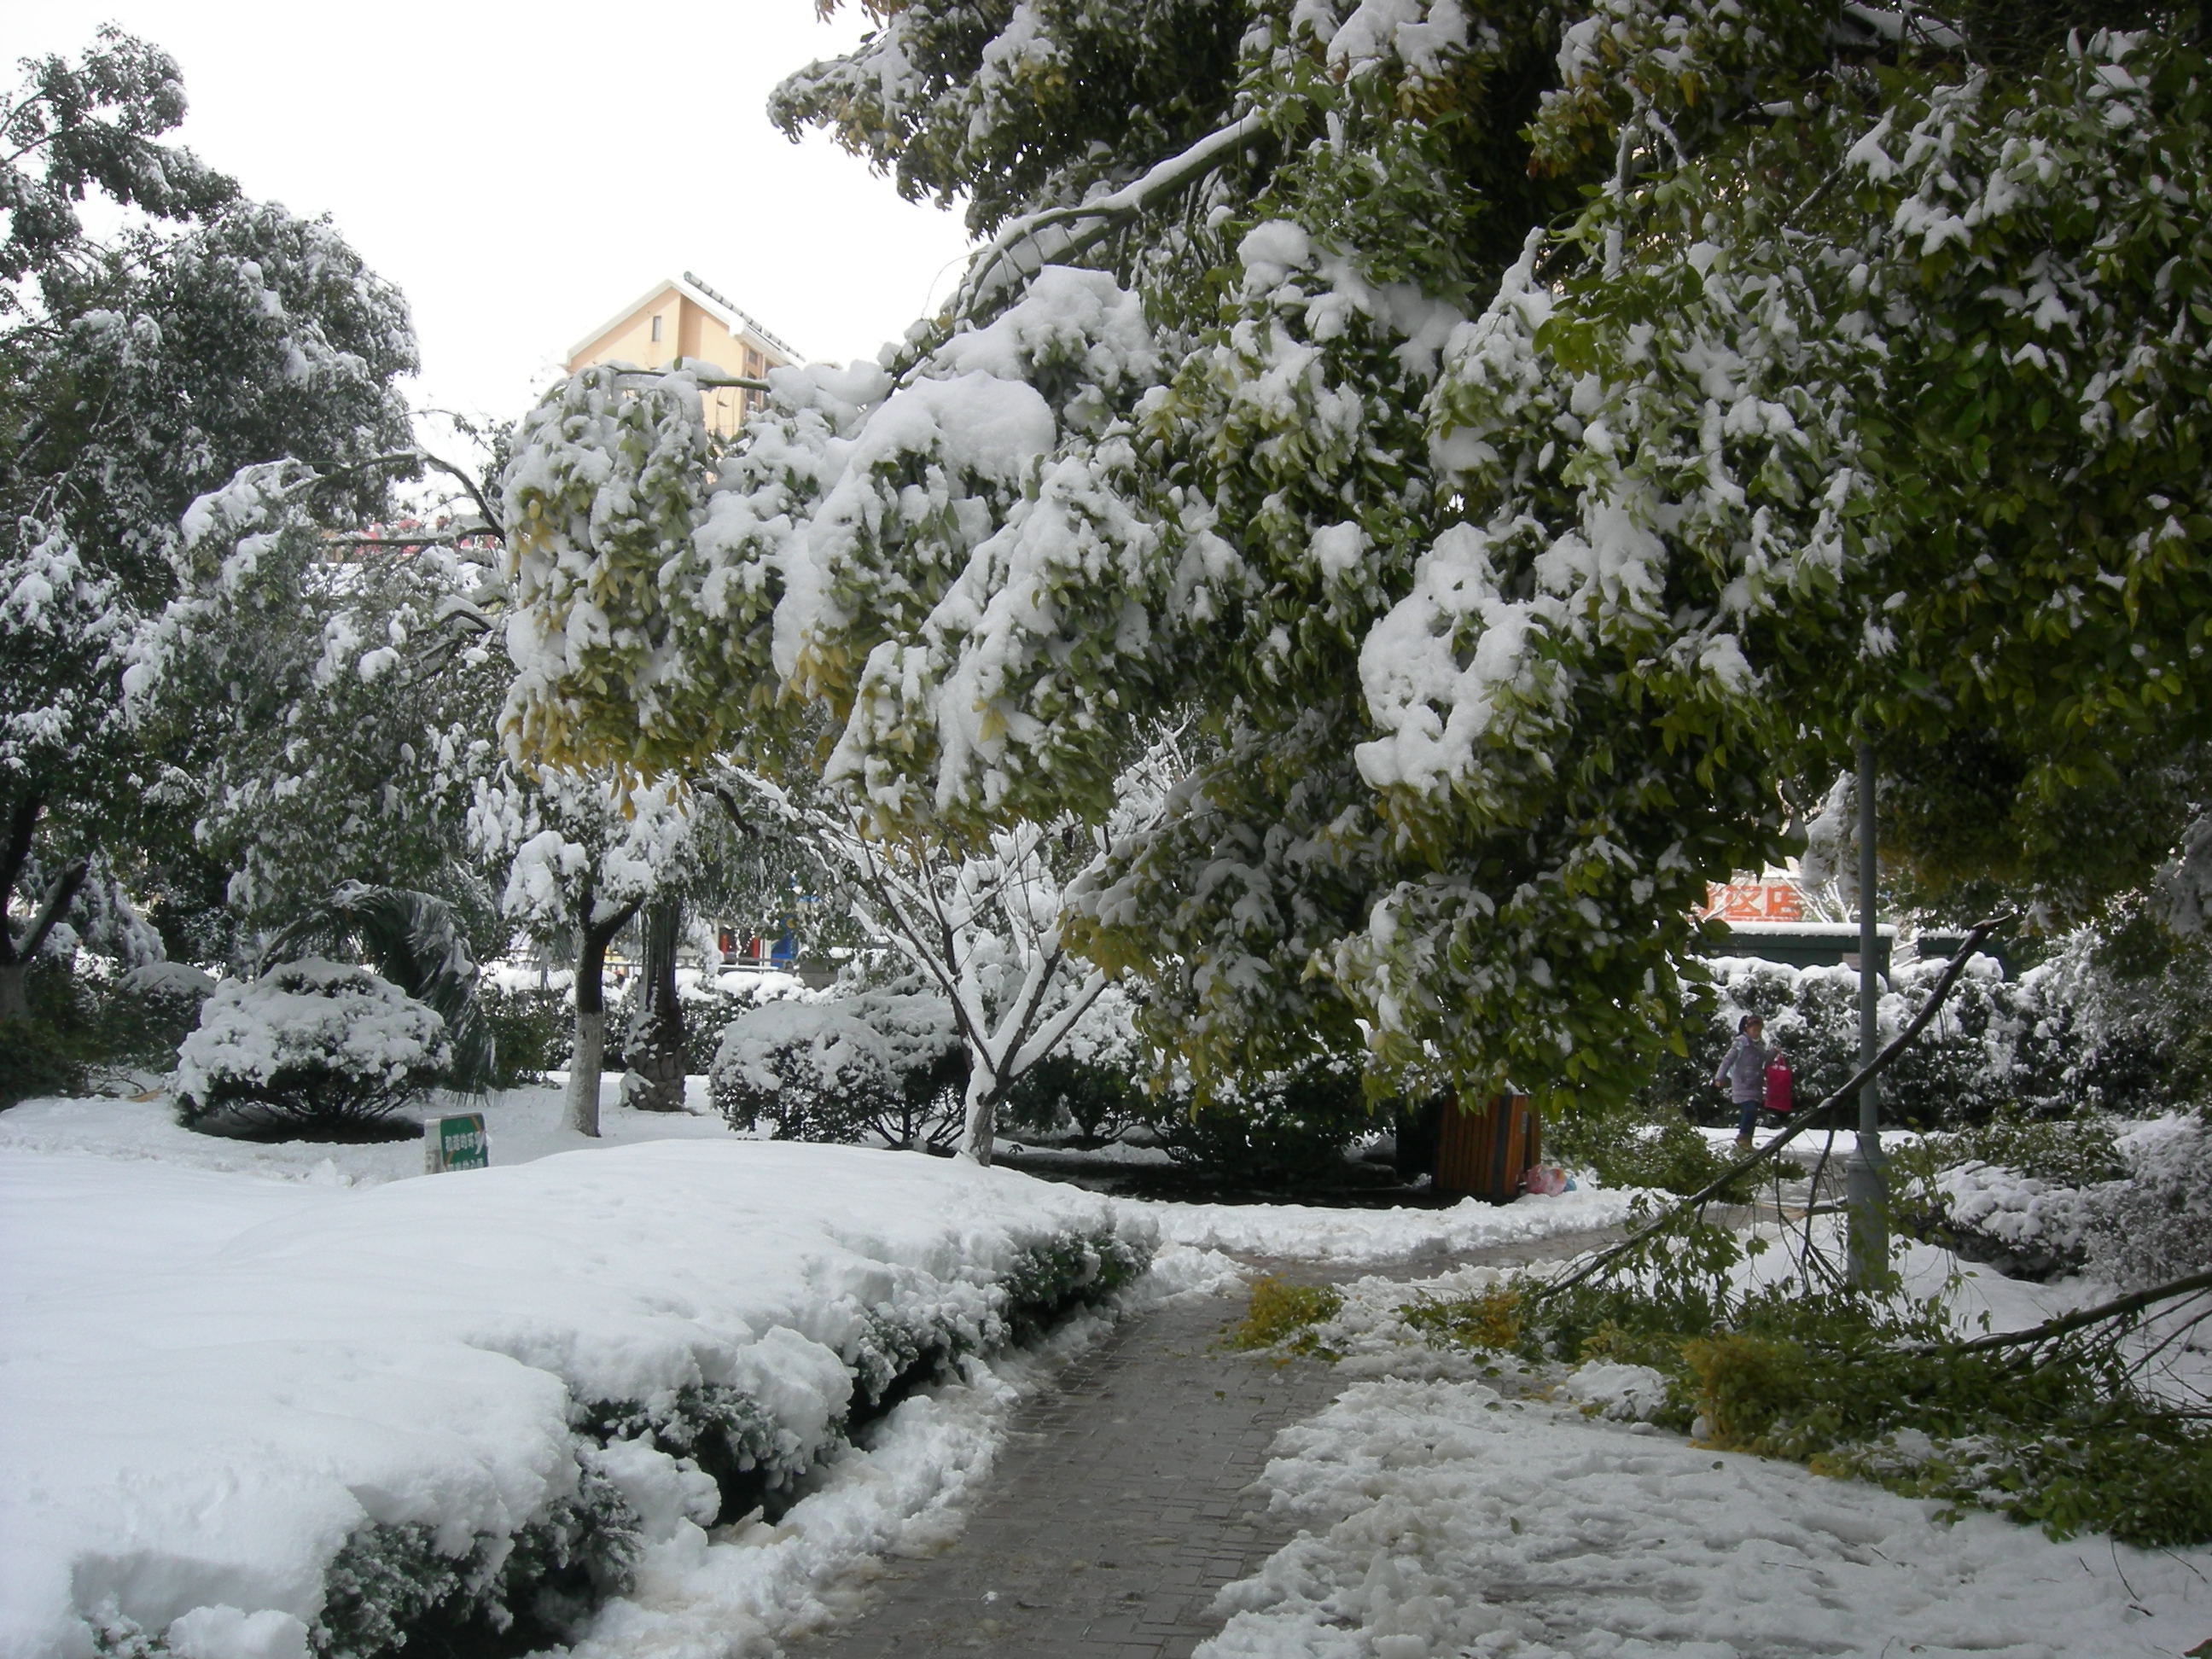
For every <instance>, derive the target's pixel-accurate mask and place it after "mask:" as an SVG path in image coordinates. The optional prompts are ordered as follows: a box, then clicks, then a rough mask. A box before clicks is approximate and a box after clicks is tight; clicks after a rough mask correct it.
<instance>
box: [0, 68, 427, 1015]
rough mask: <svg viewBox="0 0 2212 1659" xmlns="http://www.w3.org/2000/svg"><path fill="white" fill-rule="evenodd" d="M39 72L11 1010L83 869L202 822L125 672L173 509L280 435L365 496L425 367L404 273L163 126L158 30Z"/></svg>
mask: <svg viewBox="0 0 2212 1659" xmlns="http://www.w3.org/2000/svg"><path fill="white" fill-rule="evenodd" d="M25 70H26V74H27V79H26V81H25V82H24V83H23V85H22V86H21V88H20V90H19V91H18V92H16V93H15V95H14V96H13V97H12V98H11V99H9V100H8V101H7V102H5V103H4V104H0V208H4V209H5V210H6V219H5V223H6V231H5V234H4V237H0V825H4V841H3V842H0V905H4V915H0V924H4V925H0V1018H9V1017H14V1016H21V1014H22V1013H23V1012H24V1000H23V975H24V972H25V969H26V967H27V963H28V962H29V960H30V958H31V957H33V956H34V955H35V954H36V953H37V951H38V950H39V948H40V945H41V943H42V942H43V940H44V939H46V937H48V936H49V935H50V933H51V931H52V927H54V926H55V925H56V924H57V922H58V921H59V920H60V919H61V918H62V916H63V915H64V914H66V913H67V911H68V909H69V908H70V904H71V902H73V901H74V899H75V898H76V894H77V892H78V890H80V889H81V888H82V886H83V885H84V884H85V883H86V882H87V880H88V878H90V877H91V876H92V875H93V874H94V872H98V871H99V870H100V869H102V868H111V869H112V868H115V867H117V866H127V865H129V864H130V863H131V861H132V860H143V858H144V857H145V856H146V855H147V854H148V853H149V850H151V851H155V852H158V851H159V849H161V848H163V847H164V846H165V845H169V844H172V843H173V837H174V836H175V835H176V834H177V832H178V830H179V827H180V823H181V824H189V823H190V822H191V813H190V812H189V811H185V812H181V813H180V812H179V811H176V810H175V809H174V807H173V804H172V803H170V802H168V801H167V799H165V797H164V793H163V785H164V760H165V757H163V756H162V755H161V754H160V753H158V752H155V751H153V750H149V747H148V745H147V744H146V743H144V742H143V741H142V739H141V738H140V737H139V735H138V733H137V731H136V730H135V728H134V724H133V722H132V720H131V719H130V718H129V717H128V714H127V713H126V710H125V696H124V686H123V680H124V675H125V668H126V666H127V664H128V660H129V653H130V650H131V645H132V643H133V641H134V640H135V639H136V637H137V635H138V633H139V631H140V629H142V627H143V626H144V625H146V623H148V622H149V619H150V618H152V617H155V615H157V614H158V613H159V612H160V611H161V610H162V609H163V608H164V606H165V605H167V602H168V600H169V599H171V598H172V597H173V596H174V595H175V593H176V592H177V591H178V586H179V558H180V556H182V554H183V552H184V547H185V532H184V530H183V528H182V520H183V519H184V517H185V513H186V510H187V509H188V508H189V507H191V505H192V504H193V502H194V501H197V499H198V498H200V497H201V496H203V495H207V494H209V493H210V492H211V491H215V490H216V489H220V488H221V487H222V486H223V485H224V484H225V483H226V482H227V481H228V480H229V479H230V478H231V477H233V476H234V474H236V473H237V472H238V471H240V469H241V468H243V467H247V466H253V465H270V464H275V463H278V462H282V461H285V460H287V459H290V460H295V461H297V462H299V463H301V464H302V465H306V466H307V467H310V468H312V469H313V471H314V472H315V474H316V477H317V478H318V480H319V484H318V489H317V492H316V495H317V500H318V501H319V504H320V506H321V507H322V508H323V509H324V510H325V512H327V513H329V514H331V516H332V517H333V518H334V519H337V520H345V519H352V520H359V519H363V518H366V517H368V516H370V515H371V514H372V513H374V510H375V509H376V507H378V506H379V505H380V503H381V502H382V501H383V500H384V498H385V491H386V486H387V484H388V483H389V480H390V476H391V471H392V468H391V467H390V466H389V465H384V464H380V462H379V460H378V458H379V457H380V456H384V455H386V454H388V453H391V452H392V451H395V450H398V449H402V448H404V447H405V446H406V444H407V437H408V434H407V422H406V415H405V410H404V407H403V405H402V404H401V402H400V399H399V398H398V394H397V393H396V392H395V391H394V390H393V388H392V381H393V380H394V379H395V378H396V377H397V376H398V375H400V374H404V373H406V372H409V371H410V370H411V369H412V368H414V367H415V347H414V340H413V336H412V333H411V331H410V327H409V325H408V321H407V315H406V311H405V307H404V305H403V304H402V302H401V301H400V300H399V297H398V295H397V294H396V293H395V292H394V291H393V290H392V289H391V288H390V287H389V286H387V285H386V284H385V283H382V282H380V281H379V280H378V279H377V278H376V277H375V276H374V275H373V274H371V273H370V272H369V271H368V270H366V269H365V268H364V267H363V266H362V263H361V260H360V259H359V258H358V257H357V256H356V254H355V253H354V252H353V251H352V250H351V249H350V248H349V247H348V246H346V245H345V243H344V241H343V240H342V239H341V238H340V237H339V236H338V234H337V232H336V231H335V230H334V229H333V228H331V225H330V224H329V223H327V222H320V221H314V222H309V221H302V220H299V219H295V218H293V217H292V216H289V214H287V213H285V212H284V211H283V210H281V209H279V208H276V207H273V206H268V205H264V204H258V203H254V202H251V201H248V200H246V199H244V198H243V197H240V195H239V194H238V191H237V189H236V186H235V185H234V184H233V183H232V182H231V181H230V180H229V179H226V178H224V177H222V175H220V174H218V173H214V172H213V171H211V170H210V169H209V168H207V167H204V165H202V164H201V163H200V162H199V161H197V160H196V159H195V158H194V157H193V156H192V155H191V154H190V153H189V152H187V151H185V150H182V149H177V148H175V147H174V146H171V145H166V144H163V143H160V142H158V140H159V138H160V136H161V134H162V133H164V132H165V131H168V130H169V129H170V128H172V127H173V126H174V125H176V124H177V122H178V121H179V119H181V118H182V116H183V113H184V107H185V105H184V94H183V89H182V86H181V83H180V82H179V76H178V72H177V67H176V64H175V63H174V61H173V59H171V58H169V57H168V56H167V54H165V53H163V52H160V51H158V50H156V49H155V48H154V47H151V46H147V45H145V44H144V43H143V42H140V41H137V40H132V39H131V38H129V37H128V36H125V35H122V34H119V33H114V32H112V31H109V32H106V33H103V34H102V35H101V36H100V39H99V40H97V41H96V42H95V43H94V46H92V47H91V48H90V49H89V50H88V51H87V52H85V53H84V54H83V55H82V57H81V58H78V59H76V60H75V61H68V60H64V59H62V58H46V59H41V60H36V61H33V62H30V63H28V64H26V65H25ZM88 195H94V196H99V197H105V198H106V201H107V202H108V203H109V204H114V205H116V206H117V207H118V208H119V210H120V211H119V213H118V222H119V224H120V228H119V229H118V230H117V231H116V232H115V234H113V235H112V236H110V237H108V238H106V239H105V240H102V239H100V238H96V237H94V235H93V234H90V233H88V231H87V230H86V229H85V228H84V226H83V223H82V221H81V219H80V217H79V213H78V208H79V204H81V203H82V201H83V200H84V198H85V197H87V196H88ZM19 902H21V905H22V907H23V912H22V917H21V920H19V919H18V911H17V906H18V903H19Z"/></svg>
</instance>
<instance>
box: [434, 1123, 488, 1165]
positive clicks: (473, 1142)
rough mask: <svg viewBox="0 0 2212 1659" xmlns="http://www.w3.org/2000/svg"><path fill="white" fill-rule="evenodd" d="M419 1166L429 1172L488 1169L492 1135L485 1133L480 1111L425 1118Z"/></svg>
mask: <svg viewBox="0 0 2212 1659" xmlns="http://www.w3.org/2000/svg"><path fill="white" fill-rule="evenodd" d="M422 1167H423V1169H424V1170H427V1171H428V1173H430V1174H432V1175H436V1174H437V1173H438V1172H439V1171H440V1170H484V1169H489V1168H490V1167H491V1137H490V1136H489V1135H488V1134H486V1133H484V1121H483V1113H482V1112H469V1113H465V1114H464V1115H460V1116H458V1117H434V1118H428V1119H426V1120H424V1121H423V1124H422Z"/></svg>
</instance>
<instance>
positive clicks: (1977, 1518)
mask: <svg viewBox="0 0 2212 1659" xmlns="http://www.w3.org/2000/svg"><path fill="white" fill-rule="evenodd" d="M1605 1369H1606V1370H1607V1372H1608V1373H1611V1372H1618V1371H1621V1370H1629V1369H1632V1368H1627V1367H1612V1366H1609V1367H1607V1368H1605ZM1622 1383H1623V1379H1622V1378H1620V1377H1619V1376H1612V1375H1607V1376H1602V1377H1598V1378H1593V1379H1590V1380H1589V1382H1588V1383H1585V1384H1583V1391H1584V1392H1585V1393H1586V1394H1587V1395H1589V1398H1590V1399H1591V1400H1592V1401H1593V1402H1595V1401H1596V1400H1597V1399H1598V1398H1599V1397H1600V1396H1601V1395H1607V1393H1608V1392H1609V1391H1611V1390H1613V1389H1618V1388H1619V1387H1620V1385H1621V1384H1622ZM1573 1388H1574V1384H1573V1383H1571V1384H1570V1389H1571V1391H1572V1390H1573ZM1263 1483H1264V1484H1265V1486H1267V1488H1268V1489H1269V1491H1270V1494H1271V1506H1272V1507H1273V1510H1275V1511H1277V1512H1278V1513H1279V1514H1281V1515H1283V1516H1285V1517H1286V1518H1288V1519H1291V1520H1293V1521H1295V1522H1297V1524H1298V1525H1299V1526H1300V1527H1301V1528H1304V1532H1303V1533H1302V1534H1301V1535H1300V1536H1299V1537H1298V1539H1297V1541H1295V1542H1293V1543H1291V1544H1290V1545H1289V1546H1287V1547H1285V1548H1284V1549H1282V1550H1280V1551H1279V1552H1278V1553H1276V1554H1275V1555H1274V1556H1273V1558H1272V1559H1269V1561H1268V1562H1267V1565H1265V1567H1264V1568H1263V1569H1262V1570H1261V1571H1260V1572H1259V1573H1258V1574H1256V1575H1255V1576H1254V1577H1250V1578H1248V1579H1245V1580H1244V1581H1243V1582H1242V1583H1237V1584H1232V1585H1231V1586H1230V1587H1229V1588H1228V1589H1225V1590H1224V1591H1223V1592H1222V1593H1221V1595H1220V1597H1219V1600H1218V1603H1217V1605H1218V1607H1220V1608H1221V1609H1222V1610H1224V1611H1225V1612H1228V1613H1231V1618H1230V1621H1229V1624H1228V1626H1227V1627H1226V1628H1225V1630H1224V1631H1223V1632H1221V1634H1220V1635H1219V1636H1218V1637H1217V1638H1214V1639H1213V1640H1212V1641H1210V1642H1207V1643H1206V1644H1203V1645H1202V1646H1201V1647H1200V1649H1199V1650H1198V1651H1199V1653H1200V1655H1201V1656H1206V1659H1231V1656H1244V1655H1250V1656H1255V1659H1256V1656H1264V1659H1305V1656H1311V1659H1324V1656H1326V1659H1339V1656H1341V1659H1353V1656H1359V1659H1368V1656H1373V1659H1425V1656H1428V1655H1431V1654H1435V1655H1444V1654H1461V1655H1468V1656H1480V1659H1506V1656H1512V1659H1565V1656H1577V1659H1581V1656H1588V1659H1601V1656H1603V1659H1614V1656H1620V1659H1628V1656H1644V1655H1652V1656H1656V1655H1660V1654H1668V1655H1681V1656H1696V1659H1737V1656H1744V1659H1748V1656H1751V1655H1754V1654H1759V1655H1765V1654H1779V1653H1822V1654H1831V1655H1839V1656H1840V1655H1852V1656H1858V1655H1863V1656H1865V1659H1878V1656H1881V1655H1884V1654H1894V1653H1900V1652H1901V1653H1914V1654H1924V1655H1963V1654H1969V1653H1971V1654H1974V1655H1978V1656H1986V1655H2004V1656H2008V1659H2059V1656H2066V1655H2081V1654H2092V1653H2093V1654H2098V1655H2100V1656H2109V1659H2123V1656H2134V1655H2142V1656H2151V1655H2160V1656H2165V1655H2172V1654H2175V1653H2179V1652H2180V1651H2182V1650H2184V1649H2185V1647H2187V1646H2188V1645H2189V1644H2191V1643H2194V1642H2197V1641H2201V1640H2202V1639H2203V1638H2204V1636H2205V1635H2206V1633H2207V1632H2208V1630H2212V1584H2208V1583H2207V1580H2206V1578H2205V1577H2204V1570H2205V1568H2206V1567H2207V1566H2212V1551H2207V1550H2203V1549H2197V1550H2190V1551H2182V1552H2166V1551H2145V1550H2137V1549H2133V1548H2130V1547H2125V1546H2120V1545H2111V1544H2100V1546H2098V1547H2093V1548H2091V1547H2080V1546H2076V1545H2064V1546H2059V1545H2053V1544H2051V1543H2050V1542H2049V1541H2046V1540H2045V1538H2044V1537H2043V1535H2042V1534H2040V1533H2039V1532H2036V1531H2034V1530H2033V1529H2031V1528H2025V1527H2021V1526H2017V1525H2015V1524H2013V1523H2012V1522H2007V1521H2003V1520H2001V1519H1999V1518H1997V1517H1996V1516H1983V1515H1967V1516H1964V1517H1963V1518H1961V1519H1960V1520H1959V1521H1958V1522H1956V1523H1955V1524H1950V1525H1946V1524H1943V1523H1942V1522H1939V1521H1938V1520H1937V1519H1936V1510H1937V1508H1938V1507H1939V1506H1938V1505H1937V1504H1934V1503H1932V1502H1925V1501H1916V1500H1911V1499H1907V1498H1898V1497H1895V1496H1893V1495H1892V1494H1890V1493H1888V1492H1884V1491H1882V1490H1881V1489H1880V1488H1879V1487H1875V1486H1866V1485H1861V1484H1857V1483H1853V1482H1848V1481H1838V1480H1825V1479H1823V1478H1821V1477H1820V1476H1818V1475H1814V1474H1811V1473H1809V1472H1808V1471H1807V1470H1806V1469H1804V1468H1800V1467H1799V1466H1797V1465H1796V1464H1791V1463H1783V1462H1767V1461H1765V1460H1763V1459H1758V1458H1753V1457H1747V1456H1743V1455H1726V1454H1716V1453H1714V1452H1711V1451H1709V1450H1706V1449H1704V1448H1702V1447H1699V1446H1698V1445H1696V1444H1694V1443H1687V1442H1684V1441H1681V1440H1679V1439H1675V1438H1674V1437H1670V1436H1665V1435H1662V1434H1659V1433H1657V1432H1655V1431H1652V1430H1650V1428H1649V1427H1648V1426H1646V1425H1642V1424H1638V1423H1617V1422H1613V1421H1608V1420H1606V1419H1603V1418H1595V1419H1588V1420H1585V1419H1583V1417H1582V1416H1581V1413H1580V1412H1579V1410H1578V1409H1577V1407H1575V1406H1573V1405H1571V1404H1570V1405H1569V1406H1567V1407H1564V1408H1563V1407H1559V1406H1556V1405H1553V1404H1551V1403H1548V1402H1547V1401H1541V1400H1528V1399H1510V1398H1508V1397H1507V1396H1506V1395H1504V1394H1501V1393H1500V1392H1499V1391H1498V1389H1493V1388H1492V1387H1491V1386H1489V1385H1488V1384H1486V1383H1483V1382H1480V1381H1476V1380H1473V1379H1463V1380H1455V1379H1444V1380H1423V1381H1395V1380H1383V1381H1374V1382H1365V1383H1356V1384H1354V1385H1353V1386H1352V1388H1350V1389H1347V1390H1346V1392H1345V1393H1344V1395H1342V1396H1341V1397H1340V1399H1339V1400H1338V1401H1336V1403H1335V1404H1334V1405H1333V1406H1331V1407H1328V1409H1327V1410H1326V1411H1324V1412H1322V1413H1321V1414H1320V1415H1319V1416H1318V1417H1316V1418H1315V1419H1312V1420H1311V1421H1310V1422H1309V1423H1306V1424H1304V1425H1300V1426H1298V1427H1296V1428H1292V1429H1290V1430H1287V1431H1285V1432H1284V1433H1283V1434H1282V1435H1281V1436H1280V1437H1279V1438H1278V1440H1277V1442H1276V1447H1275V1455H1274V1458H1273V1462H1270V1463H1269V1464H1268V1466H1267V1473H1266V1474H1265V1476H1264V1477H1263Z"/></svg>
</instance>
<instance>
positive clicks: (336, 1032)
mask: <svg viewBox="0 0 2212 1659" xmlns="http://www.w3.org/2000/svg"><path fill="white" fill-rule="evenodd" d="M451 1049H452V1045H451V1044H450V1043H449V1042H448V1041H447V1036H446V1025H445V1022H444V1021H443V1020H441V1019H440V1018H438V1016H437V1015H436V1014H435V1013H434V1012H431V1011H430V1010H429V1009H428V1008H426V1007H424V1006H422V1004H421V1003H419V1002H416V1000H414V999H412V998H411V997H409V996H408V995H406V994H404V992H402V991H400V990H399V989H398V987H396V986H393V985H392V984H391V983H389V982H388V981H385V980H381V979H379V978H377V977H376V975H374V974H372V973H370V972H369V971H368V969H365V968H356V967H349V966H348V965H346V964H345V963H336V962H326V961H324V960H322V959H321V958H319V957H302V958H301V960H299V961H297V962H287V963H279V964H278V965H277V966H276V967H274V968H272V969H270V970H269V971H268V972H267V973H266V974H264V975H262V976H261V977H260V978H258V979H254V980H227V981H224V982H223V983H222V985H221V986H219V987H217V988H216V993H215V994H214V995H213V996H211V997H210V998H209V999H208V1000H207V1002H206V1005H205V1006H204V1007H203V1008H202V1009H201V1010H200V1022H199V1025H198V1027H197V1029H196V1030H194V1031H193V1032H192V1033H191V1036H188V1037H186V1038H185V1042H184V1045H183V1047H182V1048H179V1050H178V1051H177V1072H176V1079H175V1083H174V1085H173V1087H174V1092H175V1095H176V1097H177V1115H178V1118H179V1121H181V1122H183V1123H184V1124H185V1126H186V1127H200V1126H202V1125H204V1124H205V1123H207V1122H208V1121H210V1119H212V1118H216V1117H217V1116H219V1115H220V1116H225V1117H229V1118H233V1119H235V1120H237V1121H240V1122H241V1123H243V1124H246V1125H250V1126H253V1127H263V1128H268V1127H290V1128H297V1129H307V1130H313V1131H319V1132H321V1133H349V1132H350V1133H358V1132H360V1131H362V1130H363V1129H365V1128H368V1127H370V1126H373V1125H374V1124H376V1123H377V1122H378V1121H379V1120H380V1119H383V1118H385V1117H386V1116H387V1115H389V1114H390V1113H392V1111H394V1110H396V1109H398V1108H399V1107H400V1106H403V1105H404V1104H405V1103H407V1102H408V1101H409V1100H410V1099H411V1098H413V1097H415V1096H416V1095H418V1094H420V1093H421V1092H422V1091H423V1090H425V1089H427V1088H428V1087H429V1086H430V1085H432V1084H433V1083H435V1081H436V1080H437V1079H438V1077H439V1076H440V1074H441V1073H442V1072H443V1071H444V1070H445V1068H446V1065H447V1060H449V1059H450V1057H451Z"/></svg>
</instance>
